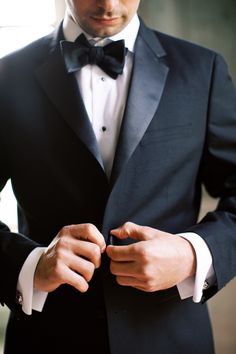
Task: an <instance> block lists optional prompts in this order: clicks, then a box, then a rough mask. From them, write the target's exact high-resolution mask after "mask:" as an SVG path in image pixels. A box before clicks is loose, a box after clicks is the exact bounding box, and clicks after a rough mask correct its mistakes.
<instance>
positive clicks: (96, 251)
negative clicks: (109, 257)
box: [91, 243, 101, 262]
mask: <svg viewBox="0 0 236 354" xmlns="http://www.w3.org/2000/svg"><path fill="white" fill-rule="evenodd" d="M91 253H92V257H93V260H94V262H98V261H100V258H101V251H100V248H99V246H98V245H96V244H94V243H93V244H91Z"/></svg>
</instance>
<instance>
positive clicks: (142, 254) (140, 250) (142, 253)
mask: <svg viewBox="0 0 236 354" xmlns="http://www.w3.org/2000/svg"><path fill="white" fill-rule="evenodd" d="M137 254H138V255H139V258H140V260H141V262H142V264H148V263H149V259H150V254H149V250H148V248H147V247H141V242H140V244H139V245H137Z"/></svg>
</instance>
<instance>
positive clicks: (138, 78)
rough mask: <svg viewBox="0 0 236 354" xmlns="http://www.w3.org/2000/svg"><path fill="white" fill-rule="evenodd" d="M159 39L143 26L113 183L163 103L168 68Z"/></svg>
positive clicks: (114, 167)
mask: <svg viewBox="0 0 236 354" xmlns="http://www.w3.org/2000/svg"><path fill="white" fill-rule="evenodd" d="M163 56H165V52H164V50H163V48H162V46H161V44H160V42H159V41H158V39H157V37H156V35H155V34H154V33H153V32H152V31H151V30H149V29H148V28H147V27H145V25H144V24H142V23H141V27H140V31H139V35H138V38H137V41H136V46H135V57H134V67H133V74H132V80H131V87H130V91H129V96H128V100H127V105H126V110H125V114H124V118H123V122H122V126H121V131H120V137H119V141H118V145H117V150H116V156H115V160H114V164H113V171H112V176H111V183H112V184H113V183H114V182H115V180H116V179H117V177H118V175H119V173H120V172H121V170H122V168H123V167H124V165H125V164H126V163H127V162H128V160H129V159H130V157H131V155H132V154H133V152H134V150H135V148H136V147H137V145H138V144H139V142H140V140H141V139H142V137H143V135H144V133H145V131H146V129H147V127H148V125H149V124H150V122H151V120H152V118H153V116H154V114H155V112H156V110H157V108H158V105H159V103H160V99H161V96H162V92H163V89H164V86H165V81H166V77H167V74H168V70H169V69H168V67H167V66H166V64H165V63H164V62H163V61H162V57H163Z"/></svg>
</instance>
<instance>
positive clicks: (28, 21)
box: [0, 0, 56, 57]
mask: <svg viewBox="0 0 236 354" xmlns="http://www.w3.org/2000/svg"><path fill="white" fill-rule="evenodd" d="M55 1H56V0H40V1H39V0H11V1H9V0H0V57H2V56H3V55H6V54H8V53H10V52H12V51H13V50H15V49H18V48H21V47H23V46H24V45H26V44H28V43H30V42H32V41H33V40H35V39H37V38H39V37H42V36H44V35H46V34H48V33H49V32H51V31H52V30H53V26H54V25H55V23H56V10H55Z"/></svg>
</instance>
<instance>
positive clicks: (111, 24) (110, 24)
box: [66, 0, 140, 38]
mask: <svg viewBox="0 0 236 354" xmlns="http://www.w3.org/2000/svg"><path fill="white" fill-rule="evenodd" d="M139 3H140V0H66V4H67V8H68V10H69V13H70V16H71V18H72V19H73V20H74V22H76V23H78V24H79V25H80V26H81V28H82V29H83V30H84V31H85V32H87V33H88V34H90V35H92V36H93V37H101V38H103V37H108V36H113V35H115V34H117V33H119V32H120V31H121V30H122V29H123V28H125V27H126V26H127V24H128V23H129V22H130V20H131V19H132V17H133V16H134V14H135V13H136V12H137V10H138V7H139Z"/></svg>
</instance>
